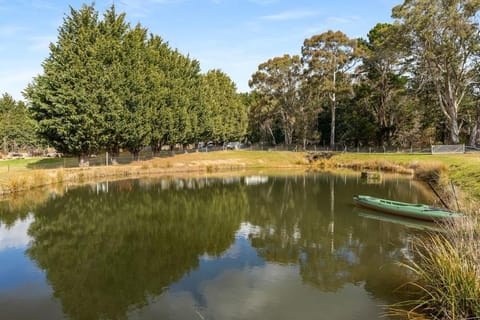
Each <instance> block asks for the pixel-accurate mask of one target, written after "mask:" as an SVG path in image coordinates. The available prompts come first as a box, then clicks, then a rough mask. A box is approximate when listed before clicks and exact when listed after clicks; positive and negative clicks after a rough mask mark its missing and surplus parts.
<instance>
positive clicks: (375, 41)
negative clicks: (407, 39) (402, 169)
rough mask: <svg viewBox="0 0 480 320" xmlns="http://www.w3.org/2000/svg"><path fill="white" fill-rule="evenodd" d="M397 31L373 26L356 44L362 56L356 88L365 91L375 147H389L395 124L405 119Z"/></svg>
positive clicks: (405, 78)
mask: <svg viewBox="0 0 480 320" xmlns="http://www.w3.org/2000/svg"><path fill="white" fill-rule="evenodd" d="M397 31H398V30H397V28H396V27H394V26H393V25H391V24H388V23H379V24H377V25H376V26H375V27H374V28H373V29H372V30H370V32H369V33H368V40H367V41H365V40H360V41H359V48H360V51H361V53H362V55H361V57H362V65H361V67H360V68H359V69H360V80H361V83H360V86H364V87H365V90H368V91H369V94H368V102H367V105H368V106H370V107H371V109H372V112H373V114H374V115H375V119H376V124H377V127H378V128H377V132H378V133H377V144H378V145H384V144H385V143H386V144H387V145H391V144H392V140H393V139H394V135H395V132H396V130H397V129H398V124H399V121H400V120H401V119H402V117H403V116H404V115H405V112H403V110H402V108H403V107H405V96H406V84H407V80H408V78H407V77H405V76H403V75H402V69H401V61H402V59H403V57H404V56H403V52H402V51H401V50H399V49H398V44H397V42H396V39H397V36H396V35H397Z"/></svg>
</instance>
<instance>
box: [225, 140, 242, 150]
mask: <svg viewBox="0 0 480 320" xmlns="http://www.w3.org/2000/svg"><path fill="white" fill-rule="evenodd" d="M241 147H242V144H241V143H240V142H239V141H233V142H228V143H227V144H226V146H225V148H226V149H227V150H238V149H240V148H241Z"/></svg>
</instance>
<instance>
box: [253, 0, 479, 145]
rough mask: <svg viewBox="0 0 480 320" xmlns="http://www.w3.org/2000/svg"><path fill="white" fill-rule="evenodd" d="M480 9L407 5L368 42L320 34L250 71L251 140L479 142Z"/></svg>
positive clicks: (464, 0) (427, 1)
mask: <svg viewBox="0 0 480 320" xmlns="http://www.w3.org/2000/svg"><path fill="white" fill-rule="evenodd" d="M479 8H480V2H478V1H475V0H452V1H443V0H433V1H432V0H407V1H405V2H404V3H403V4H402V5H398V6H396V7H395V8H393V11H392V12H393V14H392V16H393V18H394V19H395V20H394V22H393V23H392V24H388V23H379V24H377V25H376V26H375V27H374V28H373V29H372V30H371V31H370V32H369V33H368V36H367V39H349V38H348V37H347V36H346V35H345V34H344V33H342V32H341V31H336V32H334V31H328V32H325V33H322V34H319V35H314V36H312V37H311V38H309V39H306V40H305V41H304V43H303V46H302V47H301V53H300V54H299V55H293V56H291V55H283V56H280V57H274V58H271V59H269V60H268V61H266V62H265V63H262V64H260V65H259V66H258V70H257V72H255V73H254V74H253V75H252V78H251V80H250V83H249V84H250V87H251V88H252V89H253V91H252V92H251V94H250V97H249V98H248V100H249V101H250V117H249V134H250V139H251V140H253V141H259V142H265V143H272V144H278V143H285V144H297V145H303V146H306V145H307V144H326V145H330V146H331V147H334V146H335V145H338V144H341V145H345V146H347V145H348V146H398V147H416V146H425V145H430V144H432V143H454V144H457V143H466V144H470V145H475V144H478V143H479V142H480V93H479V92H480V87H479V83H480V82H479V80H480V79H479V75H480V74H479V67H480V64H479V58H480V46H479V44H480V36H479V31H480V29H479V26H478V23H477V17H478V10H479Z"/></svg>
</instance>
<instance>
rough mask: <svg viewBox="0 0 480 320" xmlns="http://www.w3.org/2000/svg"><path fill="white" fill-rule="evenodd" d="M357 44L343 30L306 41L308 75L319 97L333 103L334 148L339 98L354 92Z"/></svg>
mask: <svg viewBox="0 0 480 320" xmlns="http://www.w3.org/2000/svg"><path fill="white" fill-rule="evenodd" d="M355 49H356V41H355V40H351V39H349V38H348V37H347V36H346V35H345V34H344V33H342V32H341V31H336V32H334V31H331V30H330V31H328V32H325V33H322V34H319V35H315V36H313V37H311V38H309V39H305V41H304V43H303V47H302V61H303V63H304V64H305V65H306V72H305V73H306V76H307V78H308V81H309V82H310V86H312V87H311V88H315V89H316V90H318V91H317V92H318V93H317V95H319V96H323V97H328V99H329V100H330V102H331V105H330V111H331V128H330V146H331V147H332V148H333V147H334V146H335V115H336V109H337V99H338V97H339V95H341V94H344V93H348V92H351V82H350V75H349V74H348V71H349V70H350V69H351V68H352V66H353V65H354V63H355V59H356V51H355Z"/></svg>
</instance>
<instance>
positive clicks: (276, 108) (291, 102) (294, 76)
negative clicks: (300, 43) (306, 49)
mask: <svg viewBox="0 0 480 320" xmlns="http://www.w3.org/2000/svg"><path fill="white" fill-rule="evenodd" d="M301 82H302V63H301V59H300V57H299V56H297V55H294V56H290V55H288V54H286V55H284V56H283V57H276V58H273V59H270V60H268V61H267V62H265V63H262V64H261V65H259V66H258V70H257V72H255V73H254V74H253V75H252V79H251V80H250V82H249V85H250V87H251V88H253V89H254V90H255V91H256V92H257V93H258V94H259V95H260V96H261V97H262V99H261V100H260V101H261V102H262V103H264V104H265V106H268V107H266V108H265V112H267V113H268V114H270V115H272V116H274V117H278V119H279V121H280V122H281V124H282V129H283V134H284V141H285V144H287V145H289V144H292V142H293V134H294V130H295V125H296V120H297V119H296V113H297V110H299V109H300V104H301V99H300V92H299V88H300V86H301ZM259 110H261V109H260V108H257V111H259ZM272 136H273V133H272Z"/></svg>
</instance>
